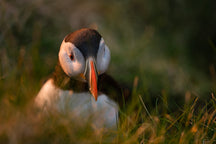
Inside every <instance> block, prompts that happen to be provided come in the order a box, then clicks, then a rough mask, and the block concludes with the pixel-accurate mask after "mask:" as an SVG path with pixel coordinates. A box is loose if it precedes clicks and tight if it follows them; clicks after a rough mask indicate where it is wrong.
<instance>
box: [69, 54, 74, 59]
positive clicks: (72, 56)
mask: <svg viewBox="0 0 216 144" xmlns="http://www.w3.org/2000/svg"><path fill="white" fill-rule="evenodd" d="M69 57H70V59H71V61H73V60H74V54H73V53H71V54H70V55H69Z"/></svg>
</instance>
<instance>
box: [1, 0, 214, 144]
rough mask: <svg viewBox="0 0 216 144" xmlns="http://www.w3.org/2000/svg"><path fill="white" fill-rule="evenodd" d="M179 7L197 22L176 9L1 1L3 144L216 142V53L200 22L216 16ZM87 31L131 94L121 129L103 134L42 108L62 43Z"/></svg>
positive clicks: (144, 3)
mask: <svg viewBox="0 0 216 144" xmlns="http://www.w3.org/2000/svg"><path fill="white" fill-rule="evenodd" d="M202 5H203V4H200V5H198V3H197V7H198V8H197V9H198V10H202ZM205 5H208V2H206V3H205ZM209 5H210V6H214V5H213V4H209ZM122 6H124V9H122ZM154 6H155V7H156V8H153V7H154ZM176 7H177V8H178V10H179V11H180V12H183V11H182V9H181V7H189V9H190V10H191V11H189V12H190V13H191V15H187V14H185V17H184V16H182V17H180V18H179V19H178V17H179V13H177V12H176V11H174V12H173V13H172V14H171V15H168V14H167V13H168V12H167V10H168V9H169V6H168V1H165V2H164V4H163V5H162V6H161V7H159V5H158V4H155V3H154V2H150V1H147V0H146V1H139V0H137V1H133V2H132V1H120V2H116V1H110V2H109V3H106V2H105V1H100V2H99V1H97V0H95V1H93V2H91V3H89V2H87V1H81V2H78V1H64V2H63V1H62V2H58V1H52V2H50V1H49V0H41V1H34V2H31V1H28V2H27V1H24V0H20V1H16V2H10V1H6V0H3V1H1V2H0V11H1V12H0V17H1V20H0V109H1V110H0V143H14V144H16V143H17V144H18V143H128V144H131V143H170V144H172V143H182V144H185V143H216V85H215V84H216V73H215V64H214V63H213V62H214V61H213V62H212V61H210V60H214V59H215V57H214V55H215V51H213V52H211V51H208V50H209V47H208V46H206V45H203V43H204V41H205V39H204V38H203V37H211V33H208V30H209V29H205V28H206V27H205V25H203V23H201V22H200V23H199V22H198V21H197V19H196V18H199V19H201V20H202V17H203V15H205V14H206V15H208V16H209V17H210V15H211V11H210V10H211V8H209V10H208V11H207V10H205V9H204V10H203V11H202V13H203V15H200V14H199V11H198V12H197V11H196V10H197V9H196V8H190V4H187V3H186V2H185V3H182V4H181V5H176ZM133 9H136V10H137V11H138V13H137V12H136V11H133ZM212 11H214V7H213V9H212ZM128 12H130V13H129V14H128ZM187 12H188V11H187V10H186V11H185V10H184V13H187ZM85 15H88V18H86V17H85ZM181 15H182V14H181ZM190 16H192V17H191V22H190V23H189V22H188V24H187V25H185V24H184V23H182V21H179V20H182V19H183V20H185V19H186V20H188V18H190ZM173 18H174V19H176V21H174V19H173ZM172 20H173V21H172ZM213 20H214V19H211V18H209V19H208V20H207V19H205V20H203V21H205V23H208V21H211V23H213V24H214V21H213ZM212 21H213V22H212ZM176 23H178V24H176ZM194 25H196V27H194ZM81 27H97V28H98V30H99V32H100V33H101V34H102V35H103V37H104V39H105V41H106V43H107V45H108V46H109V48H110V50H111V53H112V61H111V64H110V68H109V71H108V73H109V74H111V75H112V76H113V77H114V78H115V79H117V80H118V81H120V82H122V83H124V84H125V85H127V86H128V87H130V88H132V94H131V96H132V100H131V102H130V103H129V104H128V105H127V107H125V108H124V109H123V110H121V111H120V117H121V122H120V123H119V127H118V129H117V130H108V131H107V130H106V131H105V130H97V131H94V130H92V129H91V127H90V124H85V125H83V124H82V123H80V122H79V121H78V120H76V119H75V118H74V117H73V115H71V114H70V113H66V114H60V113H58V112H56V111H50V112H48V113H47V114H44V115H43V114H41V113H38V111H37V110H36V109H35V108H34V106H33V105H34V104H33V101H34V97H35V96H36V94H37V93H38V91H39V90H40V88H41V86H42V84H43V82H44V81H45V80H46V79H47V76H48V75H49V74H50V73H51V72H52V71H53V70H54V66H55V64H56V62H57V53H58V50H59V46H60V44H61V41H62V39H63V37H64V36H65V35H66V34H68V33H69V32H72V31H73V30H76V29H79V28H81ZM199 27H201V28H202V29H205V30H206V31H205V32H206V33H207V34H209V35H207V36H206V35H204V34H205V33H202V31H199V30H198V29H199ZM208 28H210V30H212V31H214V29H213V28H212V27H211V26H208ZM194 35H196V36H200V37H201V38H198V40H197V39H196V37H194ZM200 39H202V40H203V41H202V40H200ZM206 41H207V42H209V43H210V46H211V47H212V48H213V49H215V44H214V39H213V40H212V39H211V38H210V39H208V40H206ZM198 42H199V44H200V45H201V46H200V47H202V48H203V47H205V48H206V49H205V51H204V52H202V51H199V47H198V46H197V45H195V44H196V43H198ZM191 51H192V52H196V54H191V53H190V52H191ZM199 52H200V53H199ZM194 55H196V56H194ZM203 55H207V57H203ZM197 57H198V58H197ZM194 61H195V62H197V63H193V62H194Z"/></svg>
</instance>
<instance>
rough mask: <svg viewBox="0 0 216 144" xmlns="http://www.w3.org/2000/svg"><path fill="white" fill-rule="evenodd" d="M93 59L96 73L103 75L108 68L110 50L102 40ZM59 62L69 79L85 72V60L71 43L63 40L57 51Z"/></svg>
mask: <svg viewBox="0 0 216 144" xmlns="http://www.w3.org/2000/svg"><path fill="white" fill-rule="evenodd" d="M95 59H96V60H95V61H96V68H97V71H98V73H99V74H102V73H104V72H105V71H106V70H107V68H108V66H109V62H110V50H109V48H108V47H107V46H106V44H105V42H104V40H103V39H102V38H101V41H100V45H99V49H98V53H97V57H96V58H95ZM59 62H60V65H61V67H62V69H63V71H64V72H65V73H66V74H67V75H68V76H70V77H76V76H79V75H81V74H82V75H83V74H84V72H85V68H86V62H85V58H84V56H83V55H82V53H81V52H80V50H79V49H78V48H76V47H75V45H73V44H72V43H71V42H65V40H63V42H62V44H61V47H60V51H59Z"/></svg>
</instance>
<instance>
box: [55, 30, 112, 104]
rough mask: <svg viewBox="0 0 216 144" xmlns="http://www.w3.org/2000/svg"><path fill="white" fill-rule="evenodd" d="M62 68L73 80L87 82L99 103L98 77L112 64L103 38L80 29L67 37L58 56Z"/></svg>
mask: <svg viewBox="0 0 216 144" xmlns="http://www.w3.org/2000/svg"><path fill="white" fill-rule="evenodd" d="M58 58H59V62H60V66H61V67H62V69H63V71H64V72H65V73H66V74H67V75H68V76H69V77H71V78H74V79H77V80H80V81H84V82H87V83H88V85H89V91H90V92H91V94H92V95H93V96H94V98H95V100H96V101H97V96H98V91H97V80H98V75H100V74H103V73H104V72H105V71H106V70H107V68H108V66H109V62H110V50H109V48H108V47H107V45H106V44H105V42H104V40H103V38H102V36H101V35H100V34H99V33H98V32H97V31H96V30H94V29H88V28H85V29H80V30H77V31H75V32H73V33H71V34H69V35H67V36H66V37H65V38H64V40H63V41H62V44H61V47H60V51H59V54H58Z"/></svg>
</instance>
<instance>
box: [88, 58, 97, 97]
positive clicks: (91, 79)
mask: <svg viewBox="0 0 216 144" xmlns="http://www.w3.org/2000/svg"><path fill="white" fill-rule="evenodd" d="M85 77H86V79H87V81H88V84H89V91H90V92H91V94H92V95H93V97H94V98H95V101H97V97H98V90H97V79H98V75H97V69H96V66H95V62H94V59H93V58H88V59H87V63H86V72H85Z"/></svg>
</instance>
